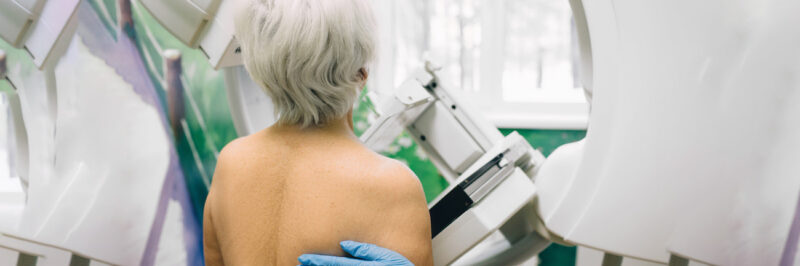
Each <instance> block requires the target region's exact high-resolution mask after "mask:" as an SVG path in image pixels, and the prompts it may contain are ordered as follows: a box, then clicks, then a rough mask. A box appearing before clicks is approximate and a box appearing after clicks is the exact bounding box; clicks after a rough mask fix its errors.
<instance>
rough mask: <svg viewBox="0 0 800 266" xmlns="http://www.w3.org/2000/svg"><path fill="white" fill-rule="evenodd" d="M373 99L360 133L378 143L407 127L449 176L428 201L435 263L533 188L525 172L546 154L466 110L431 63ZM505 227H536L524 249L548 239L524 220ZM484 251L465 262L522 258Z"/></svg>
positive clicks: (455, 254) (488, 227) (515, 234)
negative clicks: (372, 111) (372, 115)
mask: <svg viewBox="0 0 800 266" xmlns="http://www.w3.org/2000/svg"><path fill="white" fill-rule="evenodd" d="M374 102H376V107H377V108H378V109H379V110H378V113H379V115H380V117H379V118H378V119H377V120H376V121H375V122H374V123H373V125H372V126H371V127H370V128H368V129H367V130H366V132H364V134H362V135H361V140H362V141H363V142H364V143H366V145H367V146H368V147H370V148H371V149H374V150H382V149H384V148H385V147H386V146H388V145H389V144H390V143H391V142H392V141H393V140H394V139H395V138H396V137H397V136H399V135H400V133H401V132H402V131H403V130H407V131H408V132H409V133H410V134H411V136H412V137H413V138H414V139H415V141H416V142H417V144H418V145H419V146H420V147H421V148H422V149H423V150H425V152H426V154H427V155H428V157H429V159H430V160H431V161H432V162H433V163H434V164H435V165H436V166H437V169H439V171H440V172H441V173H442V175H443V176H445V178H446V179H448V180H449V181H450V182H451V185H450V187H449V188H448V189H447V190H446V191H444V192H442V193H441V194H440V196H439V197H437V198H436V199H435V200H434V201H433V202H431V204H430V205H429V209H430V214H431V225H432V234H433V236H432V237H433V249H434V256H433V257H434V263H435V264H436V265H445V264H450V263H453V262H454V261H456V259H458V258H459V257H461V256H462V255H463V254H465V253H466V252H467V251H469V250H470V249H471V248H472V247H473V246H475V245H476V244H478V243H480V242H481V241H482V240H484V239H485V238H486V237H488V236H489V235H490V234H492V233H493V232H495V231H496V230H498V229H500V228H501V226H503V225H504V224H506V222H508V221H509V220H510V219H511V218H512V216H514V215H515V214H516V213H518V212H521V211H522V210H523V209H524V207H526V205H527V203H528V202H530V201H531V200H532V199H533V197H534V195H535V193H536V188H535V186H534V184H533V181H532V180H531V177H532V176H534V175H535V174H536V171H537V170H538V168H539V167H540V166H541V164H542V163H543V162H544V156H542V154H541V153H540V152H538V151H536V150H534V149H533V148H532V147H531V146H530V145H529V144H528V143H527V142H526V141H525V140H524V139H522V137H521V136H520V135H519V134H516V133H512V134H511V135H509V136H507V137H503V136H502V134H500V131H499V130H497V129H496V128H495V127H494V126H492V125H491V124H488V123H486V122H484V121H481V120H480V119H479V118H478V117H476V116H473V115H471V114H470V112H469V111H468V110H467V108H465V106H463V105H461V104H460V103H458V102H457V101H456V100H455V99H453V98H452V97H451V95H450V94H449V93H448V92H447V90H445V89H444V88H442V85H441V80H439V79H438V78H437V77H436V74H435V71H434V70H433V69H431V68H430V67H428V69H426V70H424V71H418V72H416V74H415V75H414V77H412V78H410V79H409V80H407V81H406V82H404V83H403V84H402V85H401V86H400V87H398V88H397V89H396V90H395V91H394V93H393V94H392V95H389V96H388V97H387V98H385V99H382V100H376V101H374ZM525 218H535V217H525ZM530 222H531V223H535V222H536V221H535V220H534V221H530ZM523 224H524V223H523ZM523 227H525V226H523ZM504 229H505V230H503V233H504V234H505V237H506V238H508V241H509V242H513V241H516V240H519V239H522V238H523V237H524V236H525V235H527V234H534V235H536V236H537V237H536V239H537V240H538V241H536V242H535V243H530V244H531V245H530V248H531V250H530V252H529V253H528V254H530V255H533V254H536V253H538V252H539V251H541V249H544V248H545V247H547V245H549V244H550V241H548V240H546V239H544V238H543V237H541V236H538V233H537V232H535V231H533V230H527V231H526V229H527V228H522V229H520V228H513V226H511V225H509V226H508V227H505V228H504ZM537 249H538V250H537ZM490 257H491V256H488V257H487V256H483V257H481V258H480V259H476V260H474V261H469V262H465V263H470V264H473V263H479V262H480V261H492V262H493V263H501V264H505V263H510V262H511V261H514V260H518V259H520V257H519V256H518V257H509V256H498V257H494V258H490Z"/></svg>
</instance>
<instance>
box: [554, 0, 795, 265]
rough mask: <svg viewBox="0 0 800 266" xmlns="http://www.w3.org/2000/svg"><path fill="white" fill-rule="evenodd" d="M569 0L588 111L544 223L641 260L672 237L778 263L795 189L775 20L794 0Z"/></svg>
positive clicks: (787, 82) (728, 258)
mask: <svg viewBox="0 0 800 266" xmlns="http://www.w3.org/2000/svg"><path fill="white" fill-rule="evenodd" d="M583 4H584V8H585V11H586V16H587V22H588V26H589V29H590V30H591V31H590V35H591V44H592V55H593V64H594V66H593V69H594V73H593V74H594V75H593V85H594V97H593V103H592V107H593V108H592V114H591V120H590V121H591V122H590V126H589V131H588V134H587V138H586V144H585V148H584V155H583V158H582V160H581V163H580V166H579V169H578V170H577V172H576V175H575V179H574V181H572V182H571V185H570V187H569V190H568V191H567V192H566V193H565V197H564V200H562V201H561V202H560V203H559V204H558V206H557V207H556V208H557V209H556V210H555V211H554V212H553V214H552V215H551V216H550V217H547V218H546V222H547V225H548V227H549V228H550V229H551V230H553V231H554V232H556V233H558V234H561V235H562V236H564V237H565V238H566V239H567V240H568V241H572V242H575V243H578V244H582V245H587V246H591V247H595V248H598V249H602V250H607V251H612V252H614V253H618V254H623V255H627V256H633V257H638V258H643V259H648V260H653V261H660V262H667V260H668V258H669V250H668V243H669V242H672V243H675V244H674V245H670V246H669V248H671V249H672V250H673V251H679V250H680V254H683V255H687V256H689V257H691V258H695V259H697V260H701V261H706V262H712V263H715V264H723V265H730V264H733V265H736V264H742V265H752V264H758V265H774V264H778V262H779V261H780V258H781V255H782V252H783V250H784V247H783V245H784V244H785V243H786V242H787V236H788V234H789V228H790V225H791V223H792V219H793V217H794V213H795V206H796V204H797V199H798V188H800V169H798V167H797V166H796V165H797V164H796V158H798V157H800V155H798V152H797V149H798V148H797V147H800V145H798V138H800V134H798V130H800V129H798V127H800V112H799V111H798V110H797V107H796V106H797V105H800V92H798V90H800V84H798V82H797V81H796V77H797V76H798V74H800V60H798V58H800V34H799V33H800V29H798V28H797V27H786V25H797V24H800V17H798V16H796V14H797V12H799V11H800V3H797V2H796V1H790V0H772V1H758V0H747V1H744V0H743V1H736V2H730V1H723V0H719V1H704V2H697V1H688V0H685V1H657V2H653V1H649V2H642V1H635V0H603V1H585V2H584V3H583ZM720 208H722V209H720ZM679 221H685V222H679ZM682 224H685V226H684V225H682ZM676 226H677V229H678V231H676ZM681 232H685V233H681ZM699 239H704V240H703V241H698V240H699ZM679 243H680V244H679ZM795 258H796V257H795ZM792 262H793V261H790V262H789V263H792Z"/></svg>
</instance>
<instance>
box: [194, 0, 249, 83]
mask: <svg viewBox="0 0 800 266" xmlns="http://www.w3.org/2000/svg"><path fill="white" fill-rule="evenodd" d="M209 1H210V0H209ZM235 3H236V1H231V0H228V1H224V2H223V3H222V4H221V5H220V7H219V12H218V13H217V15H216V16H215V17H214V19H213V20H211V22H210V25H209V27H208V32H207V33H206V34H205V36H203V38H202V40H200V48H201V49H203V51H204V52H205V54H206V56H208V60H209V61H210V62H211V65H212V66H214V68H216V69H219V68H223V67H230V66H236V65H241V64H242V55H241V48H240V45H239V42H238V41H236V38H234V36H233V35H234V25H233V16H234V15H235V12H234V11H235V6H236V5H235Z"/></svg>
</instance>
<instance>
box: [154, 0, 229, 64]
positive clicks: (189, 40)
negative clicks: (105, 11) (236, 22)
mask: <svg viewBox="0 0 800 266" xmlns="http://www.w3.org/2000/svg"><path fill="white" fill-rule="evenodd" d="M140 2H141V3H142V5H144V7H145V8H146V9H147V10H148V11H149V12H150V13H151V14H152V15H153V17H155V18H156V20H158V21H159V22H160V23H161V25H163V26H164V27H165V28H166V29H167V30H168V31H169V32H170V33H172V34H173V35H175V37H177V38H178V39H179V40H180V41H181V42H183V43H184V44H186V45H188V46H189V47H192V48H199V49H200V50H201V51H203V53H204V54H205V55H206V57H207V58H208V60H209V62H211V65H212V66H214V68H215V69H220V68H223V67H229V66H235V65H240V64H241V63H242V59H241V55H240V53H241V49H240V48H239V44H238V42H237V41H236V38H234V35H233V33H234V29H233V16H234V14H233V13H234V9H235V5H236V3H235V1H222V0H184V1H178V0H166V1H165V0H141V1H140Z"/></svg>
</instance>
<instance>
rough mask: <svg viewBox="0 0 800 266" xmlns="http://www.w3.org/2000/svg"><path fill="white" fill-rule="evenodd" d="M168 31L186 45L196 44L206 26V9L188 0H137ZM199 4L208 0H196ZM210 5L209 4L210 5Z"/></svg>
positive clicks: (207, 17)
mask: <svg viewBox="0 0 800 266" xmlns="http://www.w3.org/2000/svg"><path fill="white" fill-rule="evenodd" d="M139 2H140V3H142V5H144V7H145V8H147V11H149V12H150V14H152V15H153V17H155V18H156V20H158V22H160V23H161V25H162V26H164V28H166V29H167V30H168V31H169V32H170V33H172V34H173V35H175V37H177V38H178V39H179V40H181V42H183V43H184V44H186V45H188V46H192V47H194V46H196V45H197V42H198V41H199V40H200V37H201V34H202V33H203V30H204V29H205V28H206V26H208V25H207V24H208V22H209V19H210V17H209V14H208V13H206V12H207V11H208V10H203V9H201V7H200V6H198V5H197V4H195V3H194V2H191V1H189V0H139ZM198 2H199V3H200V4H202V3H203V2H208V1H198ZM210 6H211V5H209V7H210Z"/></svg>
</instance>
